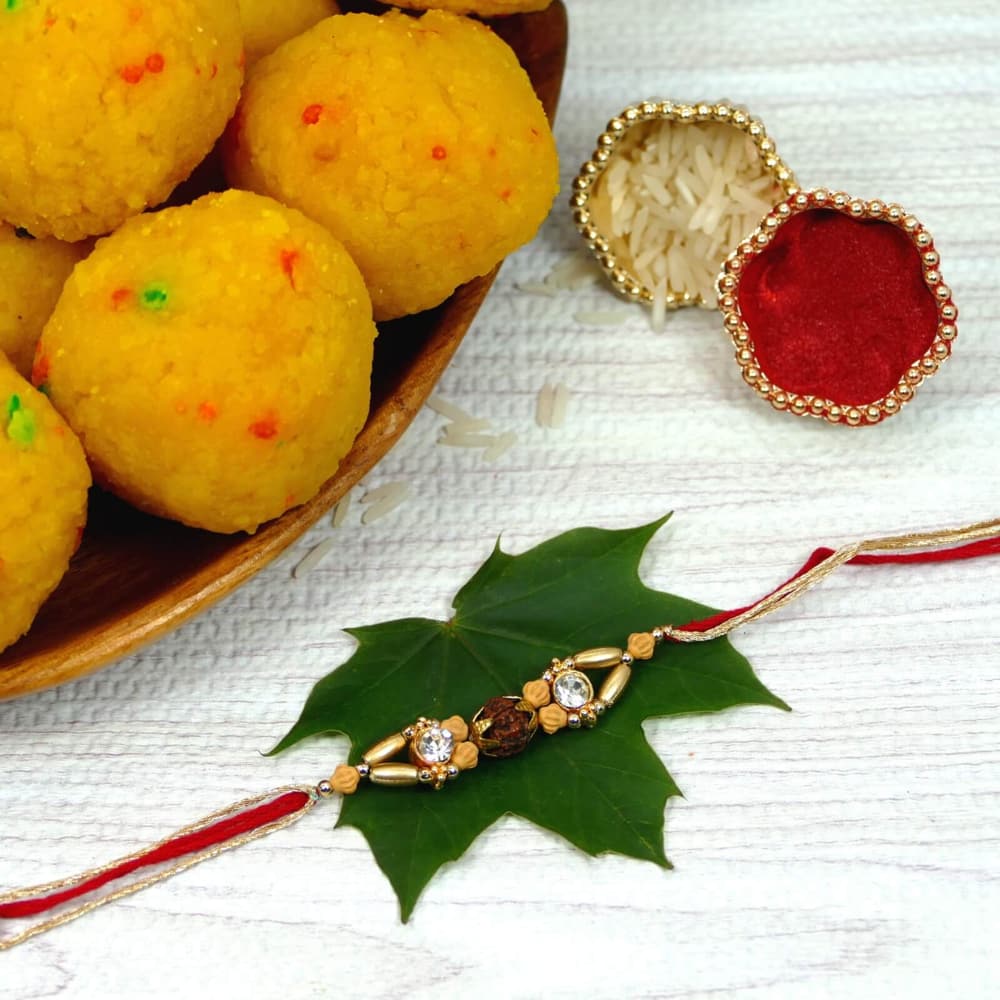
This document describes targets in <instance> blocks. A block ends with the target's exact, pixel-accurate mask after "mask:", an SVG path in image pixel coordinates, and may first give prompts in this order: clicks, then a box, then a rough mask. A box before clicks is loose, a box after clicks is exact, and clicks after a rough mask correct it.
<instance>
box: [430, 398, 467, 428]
mask: <svg viewBox="0 0 1000 1000" xmlns="http://www.w3.org/2000/svg"><path fill="white" fill-rule="evenodd" d="M427 405H428V406H429V407H430V408H431V409H432V410H433V411H434V412H435V413H438V414H440V415H441V416H442V417H447V418H448V419H449V420H454V421H455V422H456V423H463V422H467V421H469V420H475V419H476V418H475V417H474V416H473V415H472V414H471V413H466V412H465V410H463V409H462V408H461V407H460V406H456V405H455V404H454V403H449V402H448V400H446V399H442V398H441V397H440V396H438V395H437V394H436V393H435V394H434V395H433V396H428V397H427Z"/></svg>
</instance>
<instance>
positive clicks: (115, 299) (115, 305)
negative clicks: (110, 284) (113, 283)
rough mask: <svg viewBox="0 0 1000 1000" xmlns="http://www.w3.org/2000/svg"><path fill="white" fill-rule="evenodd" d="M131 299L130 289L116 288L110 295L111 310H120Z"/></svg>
mask: <svg viewBox="0 0 1000 1000" xmlns="http://www.w3.org/2000/svg"><path fill="white" fill-rule="evenodd" d="M131 298H132V289H131V288H116V289H115V290H114V291H113V292H112V293H111V308H112V309H121V308H122V306H124V305H125V304H126V303H127V302H128V301H129V299H131Z"/></svg>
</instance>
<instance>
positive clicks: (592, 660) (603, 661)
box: [573, 646, 623, 670]
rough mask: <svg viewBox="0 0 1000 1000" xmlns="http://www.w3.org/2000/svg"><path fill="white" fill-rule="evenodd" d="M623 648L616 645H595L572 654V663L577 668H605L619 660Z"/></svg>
mask: <svg viewBox="0 0 1000 1000" xmlns="http://www.w3.org/2000/svg"><path fill="white" fill-rule="evenodd" d="M622 652H623V650H621V649H619V648H618V647H617V646H597V647H596V648H594V649H585V650H583V652H582V653H574V654H573V665H574V666H575V667H576V669H577V670H607V668H608V667H613V666H614V665H615V664H616V663H620V662H621V658H622Z"/></svg>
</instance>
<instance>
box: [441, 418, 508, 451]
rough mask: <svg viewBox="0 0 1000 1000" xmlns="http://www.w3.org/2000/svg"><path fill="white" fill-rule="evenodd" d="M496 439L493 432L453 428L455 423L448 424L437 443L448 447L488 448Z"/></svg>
mask: <svg viewBox="0 0 1000 1000" xmlns="http://www.w3.org/2000/svg"><path fill="white" fill-rule="evenodd" d="M496 440H497V439H496V435H495V434H480V433H477V432H476V431H466V430H462V429H459V430H455V424H448V425H446V426H445V428H444V430H443V431H442V432H441V435H440V436H439V437H438V444H445V445H448V446H449V447H450V448H489V447H491V446H492V445H494V444H496Z"/></svg>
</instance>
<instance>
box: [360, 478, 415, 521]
mask: <svg viewBox="0 0 1000 1000" xmlns="http://www.w3.org/2000/svg"><path fill="white" fill-rule="evenodd" d="M409 493H410V486H409V483H404V482H397V483H386V484H385V486H380V487H378V488H377V489H374V490H371V491H370V492H368V493H366V494H365V495H364V496H363V497H362V498H361V502H362V503H363V504H368V506H367V507H366V509H365V512H364V513H363V514H362V515H361V523H362V524H371V523H372V522H373V521H377V520H378V519H379V518H380V517H385V515H386V514H388V513H389V512H390V511H393V510H395V509H396V508H397V507H398V506H399V505H400V504H401V503H403V501H404V500H406V498H407V497H408V496H409Z"/></svg>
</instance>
